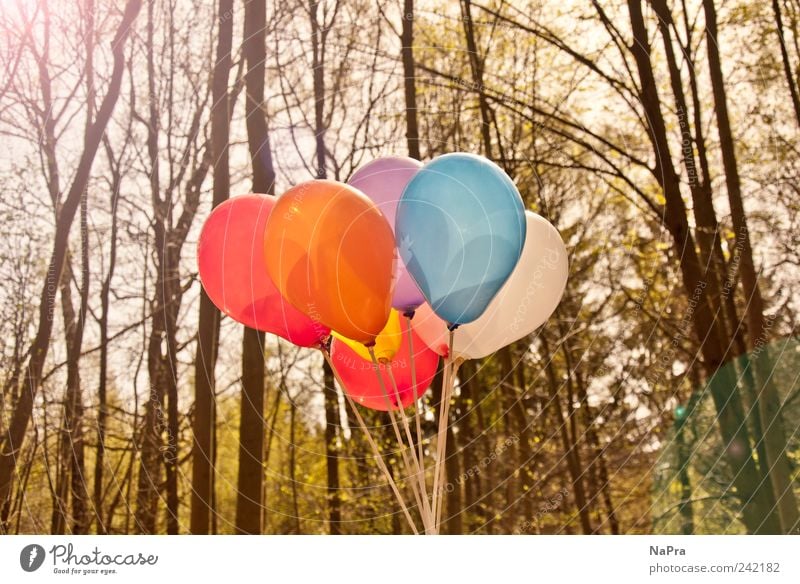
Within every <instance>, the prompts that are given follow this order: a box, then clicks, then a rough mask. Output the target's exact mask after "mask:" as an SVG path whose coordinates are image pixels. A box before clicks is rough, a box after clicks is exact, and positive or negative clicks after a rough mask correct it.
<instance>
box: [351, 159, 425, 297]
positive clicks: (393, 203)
mask: <svg viewBox="0 0 800 584" xmlns="http://www.w3.org/2000/svg"><path fill="white" fill-rule="evenodd" d="M420 168H422V163H421V162H419V161H418V160H414V159H413V158H406V157H403V156H387V157H385V158H378V159H377V160H373V161H372V162H368V163H367V164H365V165H364V166H362V167H361V168H359V169H358V170H356V171H355V173H353V176H351V177H350V180H349V181H348V184H349V185H350V186H352V187H355V188H357V189H358V190H360V191H361V192H363V193H364V194H365V195H367V196H368V197H369V198H370V199H372V201H373V202H374V203H375V204H376V205H377V206H378V208H379V209H380V210H381V213H383V214H384V216H385V217H386V219H387V220H388V221H389V225H391V226H392V230H393V231H394V216H395V212H396V211H397V202H398V201H399V200H400V197H401V196H402V194H403V190H404V189H405V188H406V185H407V184H408V181H410V180H411V178H412V177H413V176H414V175H415V174H416V173H417V171H418V170H419V169H420ZM423 301H424V297H423V296H422V292H420V291H419V287H417V284H416V283H415V282H414V280H413V279H412V278H411V275H410V274H409V273H408V271H407V270H406V266H405V264H404V263H403V260H402V259H400V258H399V257H398V258H397V264H396V268H395V287H394V295H393V296H392V307H393V308H396V309H398V310H400V311H401V312H406V311H409V310H414V309H415V308H416V307H417V306H419V305H420V304H422V302H423Z"/></svg>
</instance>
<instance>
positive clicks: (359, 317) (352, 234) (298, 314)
mask: <svg viewBox="0 0 800 584" xmlns="http://www.w3.org/2000/svg"><path fill="white" fill-rule="evenodd" d="M197 259H198V267H199V273H200V279H201V281H202V283H203V288H204V290H205V292H206V294H208V297H209V298H210V299H211V301H212V302H213V303H214V304H215V305H216V306H217V307H218V308H219V309H220V310H221V311H222V312H224V313H225V314H227V315H228V316H230V317H231V318H233V319H235V320H236V321H238V322H240V323H242V324H244V325H247V326H249V327H252V328H256V329H259V330H262V331H266V332H270V333H274V334H276V335H278V336H280V337H282V338H284V339H286V340H288V341H290V342H292V343H294V344H296V345H298V346H301V347H313V348H317V349H319V350H320V351H322V353H323V355H324V357H325V358H326V359H327V360H328V361H329V363H330V364H331V367H332V368H333V370H334V373H335V374H336V376H337V380H338V381H339V384H340V385H341V386H342V389H343V391H344V392H345V396H346V397H347V399H348V401H349V402H350V404H351V406H352V407H353V408H354V411H355V413H356V416H357V419H358V421H359V423H360V425H361V426H362V430H364V432H365V433H367V435H368V430H367V428H366V426H365V425H364V424H363V420H362V419H361V416H360V414H359V413H358V410H357V408H356V407H355V405H354V404H356V403H357V404H360V405H361V406H363V407H367V408H372V409H376V410H383V411H387V412H388V413H389V415H390V417H391V420H392V424H393V426H394V429H395V434H396V437H397V439H398V441H399V442H401V443H405V441H406V440H407V441H408V448H409V449H410V452H406V451H405V450H404V451H403V459H404V462H405V464H406V465H407V470H408V471H409V476H410V477H411V480H410V481H409V482H410V484H411V486H412V488H413V490H414V494H415V497H416V499H417V504H418V509H419V514H420V517H421V518H422V521H423V524H424V527H425V533H436V532H438V526H439V522H440V514H441V506H442V505H441V498H442V497H441V493H439V492H438V491H441V488H439V484H440V483H441V484H444V483H443V475H442V469H443V465H442V458H443V453H444V452H445V450H444V448H445V444H444V440H445V439H446V422H445V421H446V419H447V414H448V411H447V408H448V405H449V402H450V394H451V392H452V390H453V385H454V383H455V375H456V372H457V369H458V365H459V364H460V363H461V362H463V361H464V360H466V359H478V358H482V357H486V356H488V355H490V354H492V353H494V352H495V351H497V350H498V349H500V348H501V347H503V346H505V345H507V344H509V343H512V342H514V341H516V340H518V339H521V338H523V337H525V336H527V335H528V334H530V333H531V332H532V331H534V330H535V329H536V328H538V327H539V326H541V325H542V324H543V323H544V322H545V321H546V320H547V318H549V316H550V315H551V314H552V312H553V311H554V310H555V308H556V306H557V305H558V302H559V300H560V298H561V296H562V294H563V291H564V288H565V285H566V280H567V272H568V269H567V268H568V266H567V252H566V249H565V247H564V244H563V242H562V240H561V237H560V236H559V234H558V232H557V231H556V229H555V228H554V227H553V226H552V225H550V223H548V222H547V221H546V220H545V219H543V218H542V217H540V216H539V215H536V214H535V213H532V212H530V211H526V210H525V208H524V205H523V202H522V198H521V197H520V194H519V191H518V190H517V188H516V186H515V185H514V183H513V181H512V180H511V179H510V178H509V177H508V175H506V173H505V172H503V170H502V169H500V168H499V167H498V166H497V165H495V164H494V163H492V162H491V161H489V160H487V159H485V158H483V157H480V156H476V155H473V154H467V153H452V154H445V155H442V156H439V157H437V158H434V159H433V160H431V161H430V162H428V163H427V164H425V165H422V164H421V163H420V162H418V161H416V160H412V159H410V158H403V157H387V158H380V159H377V160H374V161H372V162H370V163H368V164H366V165H364V166H362V167H361V168H359V169H358V170H357V171H356V172H355V174H354V175H353V176H352V177H351V179H350V180H349V182H348V183H347V184H344V183H340V182H335V181H330V180H311V181H307V182H304V183H301V184H298V185H296V186H294V187H292V188H290V189H289V190H288V191H286V192H285V193H283V194H282V195H281V196H280V197H277V198H276V197H272V196H269V195H255V194H252V195H245V196H240V197H235V198H232V199H230V200H228V201H226V202H224V203H222V204H221V205H219V206H217V207H216V208H215V209H214V210H213V211H212V212H211V214H210V216H209V217H208V219H207V220H206V222H205V224H204V226H203V229H202V232H201V235H200V240H199V243H198V251H197ZM440 356H442V357H444V358H445V363H444V375H443V378H444V381H443V387H442V390H443V398H442V400H441V408H442V409H441V411H440V416H439V420H440V426H439V432H438V434H437V441H436V458H435V465H434V467H433V485H434V486H433V493H432V496H431V497H430V499H429V498H428V493H427V482H426V473H425V467H424V457H423V448H422V445H421V431H420V417H419V404H418V402H419V398H420V397H421V395H422V394H423V393H424V392H425V391H426V389H427V388H428V387H429V386H430V384H431V382H432V380H433V377H434V374H435V373H436V369H437V367H438V364H439V358H440ZM411 405H414V406H415V416H416V425H417V428H416V429H417V448H415V447H414V439H413V437H412V433H411V431H410V427H409V425H408V420H407V418H406V416H405V413H404V410H405V409H406V408H408V407H409V406H411ZM396 412H397V415H395V413H396ZM398 417H399V418H400V423H399V424H398V423H397V418H398ZM401 426H402V428H401ZM403 434H405V438H403ZM368 440H369V442H370V443H371V444H372V446H373V449H374V451H375V454H376V459H377V460H378V463H379V465H380V466H381V468H382V470H384V473H385V474H386V475H387V480H388V481H389V484H390V486H391V487H392V489H393V491H394V492H395V495H396V496H397V497H398V499H399V500H400V502H401V504H402V508H403V510H404V512H405V514H406V518H407V520H408V521H409V523H410V524H411V525H412V528H413V529H414V531H415V532H417V529H416V527H415V524H414V522H413V520H412V518H411V516H410V513H409V512H408V509H407V506H406V505H405V504H404V502H403V500H402V496H401V494H400V491H399V489H398V488H397V485H396V483H395V482H394V481H393V480H392V477H391V474H390V473H389V472H388V470H387V469H386V467H385V463H384V462H383V460H382V458H381V455H380V452H379V450H378V449H377V447H376V446H375V444H374V441H373V440H372V438H371V437H370V436H369V435H368Z"/></svg>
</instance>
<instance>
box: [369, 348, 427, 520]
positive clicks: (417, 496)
mask: <svg viewBox="0 0 800 584" xmlns="http://www.w3.org/2000/svg"><path fill="white" fill-rule="evenodd" d="M365 346H366V347H367V351H369V355H370V357H372V365H373V369H374V370H375V375H377V376H378V384H379V385H380V388H381V393H383V399H384V403H385V404H386V411H387V412H388V413H389V420H390V421H391V423H392V429H393V430H394V435H395V438H396V439H397V445H398V448H400V455H401V456H402V458H403V464H404V465H405V467H406V472H407V473H408V477H409V478H410V479H412V480H411V481H410V482H409V485H410V486H411V491H412V492H413V493H414V499H415V500H416V502H417V508H418V509H419V512H420V515H421V516H422V518H423V523H424V524H425V525H426V529H427V519H426V518H425V517H424V515H423V513H424V511H423V505H422V500H421V498H420V494H419V491H418V488H417V484H416V481H415V480H413V477H415V475H416V474H417V472H416V471H415V470H414V467H413V466H412V464H411V462H409V460H408V455H407V454H406V443H405V441H404V440H403V436H402V434H401V433H400V427H399V426H398V425H397V418H395V415H394V408H393V407H392V402H391V400H390V399H389V394H388V392H387V391H386V384H385V383H384V382H383V376H382V375H381V370H380V364H379V363H378V359H377V357H376V356H375V349H374V348H373V346H372V345H369V346H367V345H365ZM411 451H412V452H413V451H414V445H413V443H412V445H411Z"/></svg>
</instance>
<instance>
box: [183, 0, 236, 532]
mask: <svg viewBox="0 0 800 584" xmlns="http://www.w3.org/2000/svg"><path fill="white" fill-rule="evenodd" d="M232 11H233V0H220V2H219V8H218V14H217V22H218V38H217V55H216V62H215V64H214V73H213V77H212V82H211V83H212V88H211V100H212V105H211V157H212V160H213V165H214V184H213V193H214V194H213V202H212V205H213V206H214V207H216V206H217V205H219V204H220V203H222V202H223V201H225V200H226V199H227V198H228V196H229V194H230V193H229V183H230V172H229V169H228V134H229V129H228V123H229V122H228V119H229V114H228V111H229V109H230V104H229V94H228V79H229V76H230V70H231V63H232V61H231V50H232V44H233V18H232ZM219 319H220V314H219V310H217V308H216V307H215V306H214V304H213V303H212V302H211V300H210V299H209V298H208V295H207V294H206V293H205V290H202V291H201V295H200V315H199V322H198V329H197V355H196V357H195V406H194V419H193V420H192V432H193V434H194V444H193V449H192V508H191V516H190V521H189V524H190V525H189V528H190V530H191V532H192V533H193V534H208V533H209V529H210V527H211V521H210V517H211V514H212V513H214V506H213V504H212V499H213V491H214V468H213V460H214V453H213V445H214V434H215V432H216V404H215V396H214V390H215V387H216V384H215V376H214V368H215V366H216V363H217V351H218V345H219Z"/></svg>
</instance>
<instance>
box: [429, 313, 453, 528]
mask: <svg viewBox="0 0 800 584" xmlns="http://www.w3.org/2000/svg"><path fill="white" fill-rule="evenodd" d="M448 349H449V350H448V351H447V357H446V358H445V362H444V366H443V373H442V391H441V397H440V400H439V428H438V432H437V434H436V464H435V465H434V469H433V514H434V531H435V532H436V533H438V532H439V521H438V519H437V518H438V517H440V515H441V511H440V510H441V506H442V499H443V498H444V484H443V483H444V472H443V469H444V464H443V463H444V448H445V447H446V437H447V426H448V423H447V416H448V415H449V407H448V406H449V403H450V390H451V386H452V384H451V383H450V376H451V373H450V370H451V368H452V363H453V330H452V329H451V330H450V338H449V343H448Z"/></svg>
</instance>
